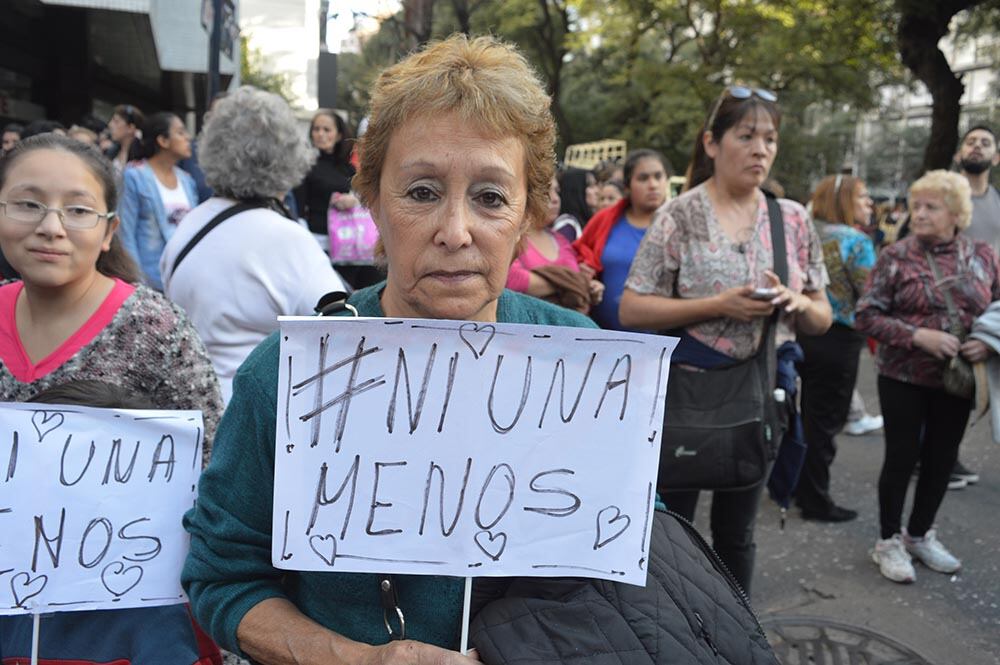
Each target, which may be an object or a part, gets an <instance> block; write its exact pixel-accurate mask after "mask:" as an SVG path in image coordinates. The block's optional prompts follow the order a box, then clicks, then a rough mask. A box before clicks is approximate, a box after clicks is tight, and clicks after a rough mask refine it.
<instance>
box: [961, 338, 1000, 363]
mask: <svg viewBox="0 0 1000 665" xmlns="http://www.w3.org/2000/svg"><path fill="white" fill-rule="evenodd" d="M959 351H960V352H961V354H962V357H963V358H965V359H966V360H968V361H969V362H970V363H981V362H983V361H984V360H986V359H987V358H989V357H990V356H992V355H994V354H995V353H996V351H994V350H993V349H992V348H991V347H990V346H988V345H987V344H986V343H985V342H981V341H979V340H978V339H969V340H966V341H965V342H964V343H963V344H962V346H961V347H959Z"/></svg>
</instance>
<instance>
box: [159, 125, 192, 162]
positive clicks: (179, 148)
mask: <svg viewBox="0 0 1000 665" xmlns="http://www.w3.org/2000/svg"><path fill="white" fill-rule="evenodd" d="M157 142H158V143H159V144H160V149H161V150H163V151H165V152H169V153H170V154H171V155H173V156H174V157H176V158H177V159H178V160H181V159H188V158H189V157H190V156H191V135H190V134H188V131H187V127H185V126H184V123H183V122H181V119H180V118H177V117H175V118H174V119H173V120H171V121H170V129H168V130H167V135H166V136H161V137H159V138H157Z"/></svg>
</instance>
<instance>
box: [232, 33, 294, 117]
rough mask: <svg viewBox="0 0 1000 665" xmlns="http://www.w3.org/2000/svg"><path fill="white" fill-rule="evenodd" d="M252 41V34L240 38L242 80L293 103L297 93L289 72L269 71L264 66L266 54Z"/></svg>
mask: <svg viewBox="0 0 1000 665" xmlns="http://www.w3.org/2000/svg"><path fill="white" fill-rule="evenodd" d="M250 42H251V36H250V35H243V37H242V39H240V82H241V83H242V84H243V85H252V86H254V87H255V88H260V89H261V90H267V91H268V92H273V93H275V94H276V95H279V96H280V97H281V98H282V99H284V100H285V101H286V102H288V103H289V104H291V103H292V100H293V99H294V98H295V95H293V94H292V82H291V79H290V78H289V76H288V74H285V73H283V72H269V71H267V69H266V68H265V67H264V54H263V53H261V51H260V49H258V48H254V47H253V46H251V43H250Z"/></svg>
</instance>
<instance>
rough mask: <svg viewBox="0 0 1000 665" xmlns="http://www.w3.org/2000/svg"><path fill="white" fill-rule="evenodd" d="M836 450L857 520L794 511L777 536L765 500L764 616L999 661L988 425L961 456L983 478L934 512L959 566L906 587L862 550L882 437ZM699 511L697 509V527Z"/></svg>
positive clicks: (949, 663) (869, 383)
mask: <svg viewBox="0 0 1000 665" xmlns="http://www.w3.org/2000/svg"><path fill="white" fill-rule="evenodd" d="M862 363H863V364H862V369H861V378H860V379H859V381H860V387H861V391H862V395H863V396H864V397H865V400H866V401H867V403H868V405H869V411H873V412H878V411H877V410H878V398H877V395H876V391H875V372H874V367H873V364H872V362H871V360H870V359H869V358H868V357H867V354H866V357H865V358H864V359H863V361H862ZM838 444H839V452H838V456H837V460H836V462H835V463H834V466H833V491H834V498H835V499H836V500H837V501H838V502H839V503H841V504H842V505H845V506H847V507H851V508H855V509H857V510H859V511H860V513H861V515H860V517H859V519H858V520H856V521H853V522H848V523H847V524H842V525H828V524H819V523H816V522H805V521H803V520H802V519H801V518H800V517H799V516H798V513H797V511H795V510H794V509H793V510H790V511H789V514H788V521H787V524H786V527H785V530H784V531H783V532H782V531H781V530H780V529H779V511H778V508H777V506H776V505H775V504H773V503H772V502H771V501H770V500H768V499H765V501H764V505H763V507H762V510H761V513H760V516H759V518H758V523H757V524H758V526H757V539H758V548H759V549H758V559H757V577H756V580H755V582H754V584H755V597H754V604H755V606H756V608H757V610H758V613H759V614H760V615H761V618H766V617H769V616H782V615H788V616H791V615H797V616H801V615H805V616H815V617H827V618H831V619H837V620H839V621H843V622H847V623H850V624H853V625H857V626H864V627H866V628H868V629H871V630H874V631H877V632H879V633H883V634H886V635H889V636H891V637H893V638H895V639H896V640H898V641H900V642H903V643H904V644H907V645H909V646H910V647H912V648H913V649H914V650H916V651H917V652H919V653H920V654H922V655H923V656H924V657H926V658H927V659H928V660H929V661H930V662H931V663H934V665H953V664H959V663H962V664H967V665H980V664H982V665H1000V529H998V527H1000V445H996V444H994V443H993V441H992V437H991V435H990V429H989V423H988V422H982V423H979V424H978V425H977V426H975V427H974V428H973V429H971V430H970V432H969V433H968V434H967V436H966V439H965V442H964V443H963V444H962V450H961V458H962V461H963V462H964V463H965V464H966V466H968V467H970V468H972V469H974V470H977V471H978V472H979V473H980V475H981V476H982V479H981V480H980V482H979V483H978V484H976V485H972V486H970V487H969V488H967V489H963V490H958V491H950V492H948V494H947V496H946V497H945V500H944V503H943V504H942V506H941V510H940V511H939V512H938V518H937V525H938V534H939V536H940V538H941V540H942V541H943V542H944V543H945V544H946V545H947V546H948V547H949V549H951V551H952V552H954V553H955V554H956V555H957V556H958V557H959V558H961V559H962V561H963V564H964V568H963V570H962V572H961V573H960V574H958V575H955V576H948V575H942V574H940V573H935V572H933V571H931V570H929V569H927V568H923V567H921V566H920V565H919V564H918V565H917V581H916V583H915V584H911V585H899V584H894V583H892V582H890V581H888V580H885V579H883V578H882V577H881V576H880V575H879V573H878V570H877V568H876V567H875V565H874V564H873V563H872V561H871V557H870V554H869V552H870V550H871V548H872V546H873V544H874V542H875V538H876V537H877V535H878V527H877V518H878V515H877V504H876V482H877V476H878V472H879V468H880V466H881V463H882V452H883V450H882V436H881V433H878V434H875V435H871V436H865V437H849V436H844V435H842V436H841V437H839V439H838ZM911 491H912V488H911ZM706 508H707V506H704V505H702V506H701V508H700V509H699V511H698V513H699V514H698V518H699V522H698V525H699V527H700V528H702V529H704V528H705V527H706V524H705V522H704V518H705V515H706V514H707V512H708V511H707V510H706ZM904 522H905V518H904Z"/></svg>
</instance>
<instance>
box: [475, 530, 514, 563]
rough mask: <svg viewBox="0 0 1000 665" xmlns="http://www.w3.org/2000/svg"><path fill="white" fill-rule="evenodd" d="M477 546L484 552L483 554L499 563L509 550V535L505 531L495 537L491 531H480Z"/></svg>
mask: <svg viewBox="0 0 1000 665" xmlns="http://www.w3.org/2000/svg"><path fill="white" fill-rule="evenodd" d="M476 545H478V546H479V549H481V550H482V551H483V554H485V555H486V556H488V557H489V558H491V559H493V560H494V561H499V560H500V557H501V556H503V551H504V550H505V549H506V548H507V534H506V533H504V532H503V531H501V532H499V533H497V534H496V535H493V534H492V533H490V532H489V531H480V532H479V533H477V534H476Z"/></svg>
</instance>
